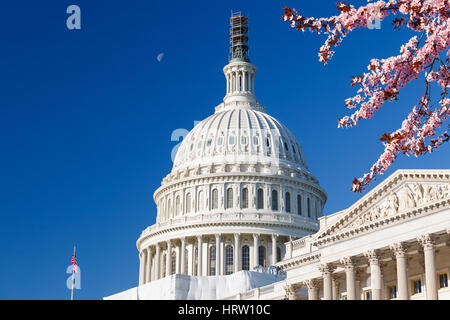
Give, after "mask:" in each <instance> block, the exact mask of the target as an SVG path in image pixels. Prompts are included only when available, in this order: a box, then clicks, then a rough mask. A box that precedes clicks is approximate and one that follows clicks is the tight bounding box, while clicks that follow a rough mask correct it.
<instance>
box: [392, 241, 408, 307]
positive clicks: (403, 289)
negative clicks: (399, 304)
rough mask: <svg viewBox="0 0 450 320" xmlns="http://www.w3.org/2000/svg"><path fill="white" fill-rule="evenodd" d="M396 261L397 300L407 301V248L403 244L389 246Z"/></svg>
mask: <svg viewBox="0 0 450 320" xmlns="http://www.w3.org/2000/svg"><path fill="white" fill-rule="evenodd" d="M391 250H392V251H394V254H395V259H396V261H397V290H398V297H397V299H399V300H409V291H408V270H407V268H408V257H407V256H406V250H407V247H406V245H405V244H404V243H401V242H400V243H396V244H393V245H392V246H391Z"/></svg>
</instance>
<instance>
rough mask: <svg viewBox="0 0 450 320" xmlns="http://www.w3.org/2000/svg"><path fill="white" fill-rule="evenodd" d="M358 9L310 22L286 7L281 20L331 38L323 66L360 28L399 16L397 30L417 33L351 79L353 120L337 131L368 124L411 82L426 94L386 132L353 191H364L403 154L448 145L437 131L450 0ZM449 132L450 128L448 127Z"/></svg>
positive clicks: (399, 0) (448, 73) (448, 111)
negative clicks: (435, 97) (435, 91)
mask: <svg viewBox="0 0 450 320" xmlns="http://www.w3.org/2000/svg"><path fill="white" fill-rule="evenodd" d="M368 2H369V3H368V4H367V5H365V6H361V7H359V8H358V9H356V8H355V7H354V6H352V5H347V4H346V3H345V2H340V3H337V10H338V11H339V15H336V16H332V17H328V18H312V17H305V16H302V15H300V14H299V13H298V12H297V11H296V10H295V9H292V8H287V7H286V8H284V11H285V12H284V14H283V19H284V21H287V22H289V23H290V25H291V26H292V27H293V28H296V29H297V30H302V31H305V30H310V31H313V32H316V33H318V34H321V33H324V34H327V35H328V37H327V39H326V41H325V43H324V44H323V45H322V47H321V48H320V50H319V61H321V62H322V63H323V64H324V65H326V64H327V63H328V61H329V60H330V59H331V58H332V57H333V55H334V54H335V52H334V51H333V50H332V48H333V47H337V46H339V44H340V43H341V42H342V41H343V40H344V39H345V37H346V36H347V35H348V34H349V33H350V32H351V31H353V30H355V29H357V28H366V27H370V26H371V24H372V23H373V21H374V19H378V20H379V21H382V20H384V19H385V18H386V17H387V16H388V15H390V14H392V15H397V16H399V17H398V18H395V19H394V21H393V26H394V29H396V28H400V27H404V28H409V29H411V30H413V31H415V32H417V33H418V35H417V36H413V37H411V38H410V39H409V40H408V41H407V42H406V43H405V44H403V45H402V46H401V47H400V50H399V54H397V55H395V56H392V57H388V58H386V59H371V60H370V64H369V65H368V66H367V70H368V72H365V73H364V74H362V75H358V76H354V77H352V80H351V84H350V86H351V87H353V86H356V87H359V88H358V89H357V94H356V95H355V96H353V97H350V98H348V99H346V100H345V105H346V106H347V108H349V109H356V111H354V112H353V113H352V114H351V115H350V116H347V115H346V116H344V117H342V118H340V119H338V127H352V126H356V125H357V124H358V122H359V120H361V119H370V118H372V117H373V115H374V113H375V112H376V111H377V110H379V109H380V108H382V107H383V106H384V104H385V102H386V101H395V100H398V94H399V91H400V90H401V89H402V88H403V87H405V86H406V85H407V84H408V83H409V82H411V81H413V80H417V79H419V78H420V77H422V76H423V78H424V80H425V93H424V94H423V95H422V96H421V97H420V99H419V101H418V103H417V105H415V106H413V108H412V111H411V112H410V113H409V115H408V116H407V118H406V119H405V120H404V121H403V122H402V125H401V127H400V128H399V129H398V130H396V131H394V132H392V133H384V134H383V135H382V136H381V138H380V141H381V142H382V143H383V145H384V152H383V153H382V154H381V155H380V156H379V158H378V160H377V161H376V162H375V163H374V164H373V165H372V167H371V168H370V172H369V173H366V174H364V175H363V177H362V178H355V179H354V180H353V185H352V188H351V189H352V190H353V191H358V192H361V191H362V190H364V187H365V186H368V185H369V184H370V182H371V181H372V180H373V179H375V178H376V175H378V174H383V173H384V172H385V171H386V170H387V169H388V168H389V167H390V166H391V165H392V163H393V162H394V160H395V159H396V158H397V156H398V155H399V154H404V155H407V156H409V155H414V156H416V157H417V156H420V155H423V154H425V153H430V152H433V151H434V150H435V149H436V148H438V147H439V146H441V145H442V144H443V143H444V142H447V141H449V140H450V136H449V134H448V133H447V131H446V130H445V131H444V132H438V130H439V129H441V127H442V126H443V124H444V122H446V121H447V120H448V117H449V116H450V103H449V102H450V99H448V98H447V94H448V88H449V87H450V70H449V66H448V64H449V62H450V52H449V46H450V1H449V0H389V1H371V0H369V1H368ZM432 83H436V84H437V85H438V86H439V88H440V89H441V91H442V92H441V94H440V98H439V101H438V103H437V105H436V106H435V107H434V109H432V108H433V106H432V103H431V85H432ZM447 127H448V125H447Z"/></svg>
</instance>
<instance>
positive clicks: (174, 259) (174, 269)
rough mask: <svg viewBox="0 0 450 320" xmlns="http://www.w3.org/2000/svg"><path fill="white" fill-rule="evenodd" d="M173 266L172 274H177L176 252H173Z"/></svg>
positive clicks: (171, 267)
mask: <svg viewBox="0 0 450 320" xmlns="http://www.w3.org/2000/svg"><path fill="white" fill-rule="evenodd" d="M170 262H171V264H172V265H171V266H170V269H171V271H170V274H176V273H177V257H176V256H175V252H172V259H171V261H170Z"/></svg>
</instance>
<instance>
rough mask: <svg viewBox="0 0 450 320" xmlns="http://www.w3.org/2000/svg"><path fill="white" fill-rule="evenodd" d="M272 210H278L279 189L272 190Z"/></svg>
mask: <svg viewBox="0 0 450 320" xmlns="http://www.w3.org/2000/svg"><path fill="white" fill-rule="evenodd" d="M272 210H273V211H278V191H277V190H272Z"/></svg>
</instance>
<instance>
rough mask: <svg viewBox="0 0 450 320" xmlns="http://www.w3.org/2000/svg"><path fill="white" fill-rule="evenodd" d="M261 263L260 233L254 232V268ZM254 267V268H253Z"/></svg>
mask: <svg viewBox="0 0 450 320" xmlns="http://www.w3.org/2000/svg"><path fill="white" fill-rule="evenodd" d="M258 264H259V234H256V233H255V234H253V268H254V267H256V266H257V265H258ZM253 268H252V269H253Z"/></svg>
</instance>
